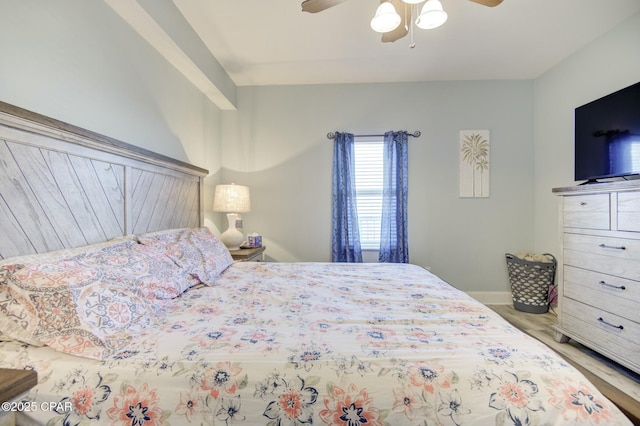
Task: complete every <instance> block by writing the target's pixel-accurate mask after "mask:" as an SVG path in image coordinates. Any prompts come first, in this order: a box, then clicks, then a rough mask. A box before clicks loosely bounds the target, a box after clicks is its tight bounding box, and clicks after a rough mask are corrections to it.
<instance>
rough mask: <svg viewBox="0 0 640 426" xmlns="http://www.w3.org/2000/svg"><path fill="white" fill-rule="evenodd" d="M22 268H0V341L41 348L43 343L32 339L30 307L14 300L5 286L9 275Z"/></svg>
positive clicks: (17, 265) (31, 310)
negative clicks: (11, 341)
mask: <svg viewBox="0 0 640 426" xmlns="http://www.w3.org/2000/svg"><path fill="white" fill-rule="evenodd" d="M23 267H24V265H21V264H16V265H8V266H1V267H0V341H5V340H14V339H15V340H19V341H21V342H25V343H28V344H30V345H34V346H43V345H44V343H42V342H41V341H40V340H38V339H37V338H36V337H34V330H33V327H32V326H31V323H32V322H31V321H30V319H31V318H32V317H33V315H34V314H35V312H34V311H33V307H32V305H31V304H29V303H27V304H25V303H24V302H22V301H21V299H20V298H15V297H14V296H13V295H12V294H11V293H10V292H9V286H8V285H7V281H8V279H9V277H10V276H11V274H12V273H13V272H14V271H15V270H17V269H21V268H23Z"/></svg>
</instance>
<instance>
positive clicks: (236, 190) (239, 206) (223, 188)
mask: <svg viewBox="0 0 640 426" xmlns="http://www.w3.org/2000/svg"><path fill="white" fill-rule="evenodd" d="M250 210H251V200H250V198H249V187H248V186H243V185H236V184H234V183H232V184H230V185H216V191H215V193H214V195H213V211H214V212H226V213H246V212H248V211H250Z"/></svg>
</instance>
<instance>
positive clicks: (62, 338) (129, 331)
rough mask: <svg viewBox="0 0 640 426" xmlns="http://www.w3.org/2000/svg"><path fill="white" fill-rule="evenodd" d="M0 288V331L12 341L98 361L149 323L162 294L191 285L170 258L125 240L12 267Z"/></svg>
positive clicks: (173, 293)
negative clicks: (48, 261)
mask: <svg viewBox="0 0 640 426" xmlns="http://www.w3.org/2000/svg"><path fill="white" fill-rule="evenodd" d="M5 275H6V284H5V285H2V286H0V311H3V310H4V312H5V313H6V314H7V315H5V316H3V317H0V330H2V331H3V332H4V333H5V334H6V335H8V336H9V337H12V338H14V339H18V340H21V341H23V342H26V343H30V344H37V343H38V342H40V344H46V345H49V346H51V347H52V348H54V349H56V350H59V351H62V352H66V353H70V354H74V355H78V356H83V357H88V358H96V359H103V358H104V357H106V356H109V355H111V354H113V353H115V352H117V351H118V350H119V349H121V348H123V347H124V346H126V345H127V344H128V343H129V342H131V341H132V340H133V339H134V338H135V337H136V336H137V335H138V334H139V333H140V332H141V331H142V330H143V329H144V328H145V327H147V326H148V325H149V323H150V322H151V318H153V317H154V314H155V313H156V311H157V309H158V308H159V307H161V306H162V305H163V302H162V299H168V298H172V297H176V296H178V295H180V294H181V293H182V292H183V291H184V290H186V289H187V288H189V287H191V286H192V285H194V284H197V283H198V281H197V280H195V279H194V278H192V277H190V276H189V274H187V273H186V272H184V271H183V270H182V269H181V268H180V267H179V266H177V265H176V264H175V263H174V262H173V261H172V260H171V259H169V258H168V257H166V256H164V255H158V254H157V253H156V252H154V251H151V250H149V248H148V247H145V246H142V245H140V244H137V243H136V242H135V241H128V242H126V243H124V244H121V245H117V246H112V247H106V248H103V249H101V250H93V251H89V252H86V253H84V254H81V255H79V256H75V257H72V258H70V259H64V260H61V261H57V262H51V263H40V264H34V265H28V266H24V267H21V268H15V269H14V270H13V271H9V273H8V274H5Z"/></svg>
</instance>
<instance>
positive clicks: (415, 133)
mask: <svg viewBox="0 0 640 426" xmlns="http://www.w3.org/2000/svg"><path fill="white" fill-rule="evenodd" d="M421 134H422V133H420V130H416V131H415V132H413V133H407V136H413V137H414V138H419V137H420V135H421ZM382 136H384V134H381V135H353V137H354V138H373V137H382ZM335 137H336V134H335V133H334V132H329V133H327V139H334V138H335Z"/></svg>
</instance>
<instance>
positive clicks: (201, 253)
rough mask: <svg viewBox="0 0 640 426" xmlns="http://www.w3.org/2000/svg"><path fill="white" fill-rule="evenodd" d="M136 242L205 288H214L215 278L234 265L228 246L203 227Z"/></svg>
mask: <svg viewBox="0 0 640 426" xmlns="http://www.w3.org/2000/svg"><path fill="white" fill-rule="evenodd" d="M138 241H139V242H140V243H141V244H143V245H145V246H148V247H150V248H151V249H152V250H154V251H156V252H157V253H158V254H165V255H167V256H168V257H170V258H171V259H172V260H173V261H174V262H175V263H176V264H177V265H179V266H180V267H181V268H182V269H184V270H186V271H188V272H189V273H190V274H191V275H192V276H194V277H195V278H197V279H198V280H200V282H202V283H203V284H206V285H214V284H215V280H216V278H218V276H219V275H220V274H221V273H222V272H224V271H225V270H226V269H227V268H228V267H229V265H231V264H232V263H233V258H232V257H231V253H229V250H228V249H227V247H226V246H225V245H224V244H223V243H222V241H220V240H219V239H218V238H217V237H216V236H215V235H213V234H212V233H211V231H210V230H209V228H205V227H202V228H182V229H174V230H167V231H159V232H152V233H148V234H142V235H139V236H138Z"/></svg>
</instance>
